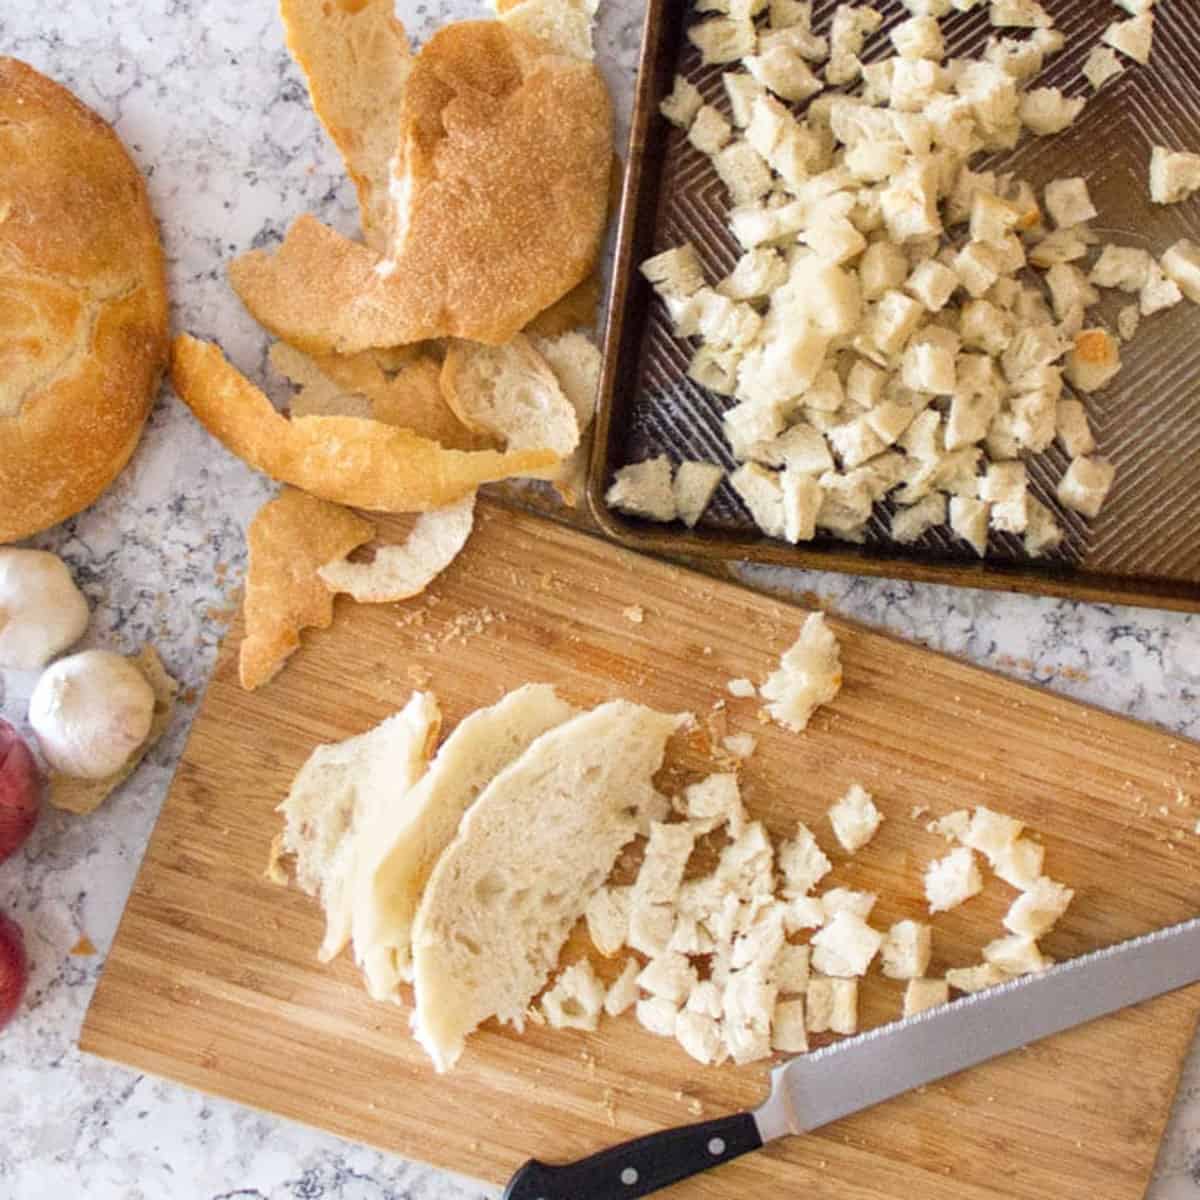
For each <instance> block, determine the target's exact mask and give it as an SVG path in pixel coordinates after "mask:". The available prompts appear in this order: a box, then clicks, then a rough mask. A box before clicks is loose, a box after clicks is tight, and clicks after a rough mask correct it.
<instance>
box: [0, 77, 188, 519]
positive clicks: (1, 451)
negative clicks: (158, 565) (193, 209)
mask: <svg viewBox="0 0 1200 1200" xmlns="http://www.w3.org/2000/svg"><path fill="white" fill-rule="evenodd" d="M167 349H168V345H167V291H166V278H165V272H164V266H163V254H162V247H161V245H160V243H159V239H158V229H157V226H156V225H155V221H154V216H153V213H152V212H151V210H150V202H149V198H148V197H147V195H146V187H145V183H144V182H143V180H142V177H141V175H140V174H139V172H138V170H137V168H136V167H135V166H134V164H133V162H132V161H131V160H130V158H129V155H128V154H127V153H126V151H125V148H124V147H123V146H122V145H121V142H120V140H119V139H118V138H117V136H116V134H115V133H114V132H113V131H112V129H111V128H109V126H108V125H107V124H106V123H105V122H104V121H103V120H101V119H100V117H98V116H97V115H96V114H95V113H94V112H92V111H91V110H90V109H89V108H87V107H86V106H85V105H84V104H82V103H81V102H80V101H79V100H77V99H76V98H75V97H74V96H73V95H71V93H70V92H68V91H67V90H66V89H65V88H63V87H61V86H60V85H59V84H57V83H54V82H53V81H52V80H50V79H47V78H46V77H45V76H43V75H40V74H38V72H37V71H35V70H33V68H32V67H29V66H27V65H26V64H25V63H22V62H20V61H18V60H17V59H13V58H3V57H0V543H2V542H9V541H15V540H17V539H19V538H22V537H26V536H28V535H29V534H31V533H36V532H37V531H38V530H41V529H45V528H47V527H49V526H51V525H54V524H57V523H58V522H59V521H62V520H65V519H66V518H67V517H69V516H72V515H73V514H74V513H77V512H79V510H80V509H82V508H86V507H87V506H88V505H89V504H91V503H92V501H93V500H95V499H96V497H97V496H99V495H100V493H101V492H103V491H104V490H105V488H107V487H108V485H109V484H110V483H111V482H112V481H113V479H114V478H115V477H116V476H117V475H118V474H119V473H120V471H121V469H122V468H123V467H124V466H125V464H126V462H128V460H129V457H130V456H131V455H132V453H133V451H134V448H135V447H136V445H137V442H138V438H139V437H140V436H141V430H142V425H143V424H144V422H145V419H146V416H147V415H148V413H149V411H150V406H151V404H152V402H153V399H154V394H155V391H156V390H157V387H158V382H159V379H160V377H161V375H162V370H163V367H164V366H165V364H166V358H167Z"/></svg>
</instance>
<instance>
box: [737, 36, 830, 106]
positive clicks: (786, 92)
mask: <svg viewBox="0 0 1200 1200" xmlns="http://www.w3.org/2000/svg"><path fill="white" fill-rule="evenodd" d="M742 61H743V63H744V64H745V67H746V70H748V71H749V72H750V74H751V75H753V76H754V78H755V79H757V80H758V81H759V83H761V84H762V85H763V86H764V87H767V88H770V90H771V91H772V92H774V93H775V95H776V96H778V97H779V98H780V99H781V100H787V101H789V102H790V103H792V104H801V103H803V102H804V101H805V100H808V99H809V98H810V97H812V96H815V95H816V94H817V93H818V92H819V91H820V90H821V89H822V88H823V87H824V86H825V85H824V84H823V83H822V82H821V81H820V79H818V78H817V76H816V75H814V74H813V70H812V68H811V67H810V66H809V65H808V63H807V62H805V60H804V56H803V55H802V54H801V53H800V51H799V50H797V49H795V48H794V47H792V46H786V45H776V46H771V47H770V48H769V49H766V50H763V51H762V52H761V53H759V54H755V55H749V56H747V57H746V58H743V60H742Z"/></svg>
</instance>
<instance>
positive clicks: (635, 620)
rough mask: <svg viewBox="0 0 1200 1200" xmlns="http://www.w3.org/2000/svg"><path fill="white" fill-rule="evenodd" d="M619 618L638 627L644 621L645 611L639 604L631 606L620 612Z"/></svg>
mask: <svg viewBox="0 0 1200 1200" xmlns="http://www.w3.org/2000/svg"><path fill="white" fill-rule="evenodd" d="M621 616H623V617H624V618H625V620H627V621H629V622H631V623H632V624H634V625H640V624H641V623H642V622H643V621H644V620H645V619H646V610H645V609H644V608H643V607H642V606H641V605H640V604H631V605H630V606H629V607H628V608H623V609H622V610H621Z"/></svg>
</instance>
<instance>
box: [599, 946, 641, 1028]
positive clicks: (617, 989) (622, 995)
mask: <svg viewBox="0 0 1200 1200" xmlns="http://www.w3.org/2000/svg"><path fill="white" fill-rule="evenodd" d="M640 971H641V966H640V964H639V963H638V961H637V959H636V958H630V959H626V961H625V966H624V968H623V970H622V971H621V974H620V975H618V976H617V978H616V979H615V980H614V981H613V983H612V986H611V987H610V988H609V989H608V991H607V993H606V994H605V996H604V1011H605V1012H606V1013H607V1014H608V1015H609V1016H610V1017H619V1016H620V1015H621V1014H622V1013H623V1012H627V1011H628V1010H629V1009H631V1008H632V1007H633V1006H634V1005H635V1004H636V1003H637V1000H638V985H637V977H638V975H639V973H640Z"/></svg>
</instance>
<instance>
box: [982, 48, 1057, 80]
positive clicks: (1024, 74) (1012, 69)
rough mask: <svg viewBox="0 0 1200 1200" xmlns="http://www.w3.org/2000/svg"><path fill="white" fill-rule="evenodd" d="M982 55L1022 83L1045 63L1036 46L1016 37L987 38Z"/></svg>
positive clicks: (1035, 73) (1030, 77)
mask: <svg viewBox="0 0 1200 1200" xmlns="http://www.w3.org/2000/svg"><path fill="white" fill-rule="evenodd" d="M983 57H984V58H985V59H986V60H987V61H988V62H990V63H995V65H996V66H998V67H999V68H1000V69H1001V70H1002V71H1004V72H1005V73H1006V74H1008V75H1011V76H1012V77H1013V78H1014V79H1016V80H1017V81H1019V82H1022V83H1023V82H1024V81H1025V80H1027V79H1032V78H1033V76H1035V75H1037V74H1039V73H1040V72H1041V69H1042V67H1043V65H1044V64H1045V57H1044V55H1043V54H1042V52H1041V50H1040V48H1039V47H1038V46H1036V45H1035V44H1034V43H1033V42H1032V41H1018V40H1017V39H1016V38H989V39H988V44H987V49H986V50H985V51H984V54H983Z"/></svg>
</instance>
